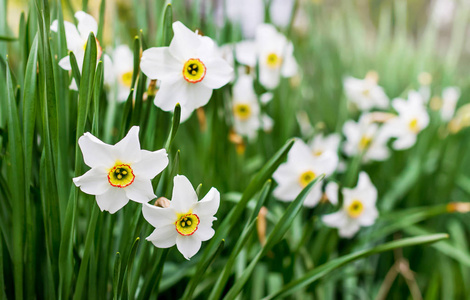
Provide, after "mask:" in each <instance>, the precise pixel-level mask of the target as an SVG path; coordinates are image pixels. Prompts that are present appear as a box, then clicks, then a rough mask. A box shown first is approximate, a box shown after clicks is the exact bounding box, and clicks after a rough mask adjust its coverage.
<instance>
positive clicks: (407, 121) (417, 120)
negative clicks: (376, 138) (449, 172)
mask: <svg viewBox="0 0 470 300" xmlns="http://www.w3.org/2000/svg"><path fill="white" fill-rule="evenodd" d="M392 106H393V108H394V109H395V110H396V111H397V112H398V116H397V117H395V118H392V119H390V120H389V121H387V122H386V123H385V125H384V126H383V130H384V132H385V135H386V136H390V137H396V138H397V139H396V140H395V141H394V142H393V144H392V146H393V148H394V149H396V150H402V149H408V148H410V147H411V146H413V145H414V144H415V143H416V137H417V135H418V133H420V132H421V130H423V129H424V128H426V127H427V126H428V124H429V115H428V112H427V110H426V107H425V105H424V101H423V98H422V96H421V94H420V93H418V92H416V91H410V92H409V93H408V100H405V99H401V98H396V99H393V101H392Z"/></svg>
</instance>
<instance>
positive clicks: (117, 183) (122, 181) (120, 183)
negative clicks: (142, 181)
mask: <svg viewBox="0 0 470 300" xmlns="http://www.w3.org/2000/svg"><path fill="white" fill-rule="evenodd" d="M134 179H135V175H134V172H133V171H132V168H131V166H129V165H127V164H116V165H115V166H114V167H113V168H112V169H111V170H110V171H109V173H108V182H109V184H111V185H112V186H114V187H118V188H125V187H126V186H129V185H131V184H132V183H133V182H134Z"/></svg>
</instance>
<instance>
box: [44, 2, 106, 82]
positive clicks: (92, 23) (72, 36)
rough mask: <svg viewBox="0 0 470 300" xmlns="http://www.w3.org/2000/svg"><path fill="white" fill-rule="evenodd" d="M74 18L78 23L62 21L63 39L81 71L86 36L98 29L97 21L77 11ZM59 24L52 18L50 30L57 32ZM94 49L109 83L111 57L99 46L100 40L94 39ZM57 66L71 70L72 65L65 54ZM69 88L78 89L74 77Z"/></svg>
mask: <svg viewBox="0 0 470 300" xmlns="http://www.w3.org/2000/svg"><path fill="white" fill-rule="evenodd" d="M75 18H76V19H77V20H78V25H77V26H75V25H74V24H72V23H70V22H68V21H64V29H65V39H66V41H67V49H68V50H69V51H72V52H73V54H74V55H75V58H76V59H77V64H78V68H79V70H80V72H81V71H82V67H83V60H84V58H85V49H86V45H87V42H88V36H89V35H90V33H91V32H93V34H95V36H96V32H97V31H98V23H97V22H96V20H95V19H94V18H93V17H92V16H91V15H89V14H87V13H85V12H83V11H78V12H76V13H75ZM58 26H59V22H58V21H57V20H54V21H53V22H52V24H51V30H52V31H54V32H57V30H58ZM96 51H97V60H98V61H99V60H100V59H101V60H102V61H103V64H104V65H103V67H104V71H103V72H104V81H105V82H106V83H109V82H110V81H111V77H112V73H111V70H112V61H111V58H110V57H109V56H108V55H106V54H103V49H102V48H101V45H100V42H99V41H98V39H96ZM59 66H60V67H61V68H62V69H64V70H67V71H70V70H72V66H71V64H70V56H68V55H67V56H65V57H63V58H62V59H61V60H60V61H59ZM70 88H71V89H73V90H78V87H77V84H76V82H75V79H72V83H71V84H70Z"/></svg>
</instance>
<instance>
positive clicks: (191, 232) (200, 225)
mask: <svg viewBox="0 0 470 300" xmlns="http://www.w3.org/2000/svg"><path fill="white" fill-rule="evenodd" d="M173 182H174V186H173V195H172V198H171V201H170V206H169V207H167V208H162V207H157V206H154V205H150V204H148V203H145V204H144V205H143V207H142V213H143V215H144V218H145V219H146V220H147V222H149V223H150V224H151V225H152V226H153V227H155V230H154V231H153V233H152V234H151V235H149V236H148V237H147V240H148V241H151V242H152V243H153V244H154V245H155V246H156V247H158V248H169V247H172V246H173V245H175V244H176V247H177V248H178V250H179V252H181V254H183V256H184V257H185V258H186V259H188V260H189V259H190V258H191V257H193V256H194V255H195V254H196V253H197V252H198V251H199V249H200V248H201V242H203V241H207V240H209V239H210V238H212V236H214V233H215V232H214V229H212V222H213V221H215V220H216V218H215V217H214V215H215V213H216V212H217V210H218V209H219V203H220V193H219V191H218V190H217V189H216V188H211V189H210V191H209V192H208V193H207V194H206V196H205V197H204V198H202V199H201V200H200V201H198V197H197V194H196V191H195V190H194V188H193V186H192V185H191V182H189V180H188V178H186V177H185V176H183V175H176V177H175V178H174V180H173Z"/></svg>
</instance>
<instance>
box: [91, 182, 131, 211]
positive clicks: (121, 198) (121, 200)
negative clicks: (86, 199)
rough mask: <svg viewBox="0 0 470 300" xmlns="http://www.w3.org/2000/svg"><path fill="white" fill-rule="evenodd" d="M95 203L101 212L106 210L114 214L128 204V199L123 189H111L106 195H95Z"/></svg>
mask: <svg viewBox="0 0 470 300" xmlns="http://www.w3.org/2000/svg"><path fill="white" fill-rule="evenodd" d="M96 202H97V203H98V206H99V207H100V209H101V211H103V210H107V211H109V213H110V214H114V213H115V212H117V211H118V210H120V209H121V208H123V207H124V205H126V204H127V202H129V198H127V196H126V192H125V191H124V190H123V189H120V188H117V187H112V188H110V189H109V190H108V191H107V192H106V193H104V194H102V195H97V196H96Z"/></svg>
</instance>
